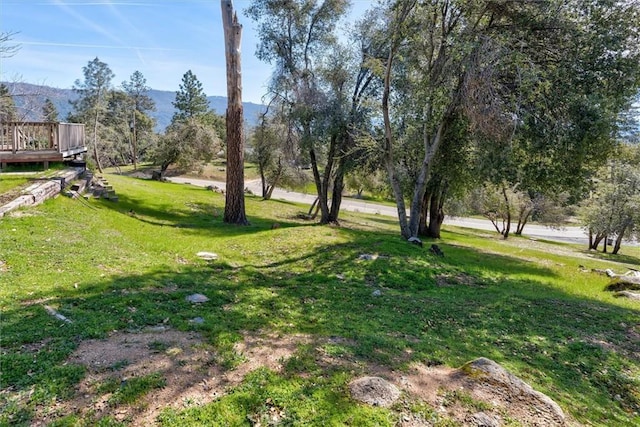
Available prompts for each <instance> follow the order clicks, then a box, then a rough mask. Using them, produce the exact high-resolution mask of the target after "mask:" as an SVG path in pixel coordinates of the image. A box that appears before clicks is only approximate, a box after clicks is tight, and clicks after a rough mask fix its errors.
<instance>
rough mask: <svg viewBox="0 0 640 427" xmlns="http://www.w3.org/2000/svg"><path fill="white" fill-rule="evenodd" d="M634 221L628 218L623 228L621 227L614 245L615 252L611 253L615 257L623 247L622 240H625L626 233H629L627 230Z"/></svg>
mask: <svg viewBox="0 0 640 427" xmlns="http://www.w3.org/2000/svg"><path fill="white" fill-rule="evenodd" d="M632 221H633V220H632V219H631V218H627V219H626V220H625V221H624V223H623V224H622V227H620V231H619V233H618V237H616V241H615V243H614V244H613V251H611V253H612V254H613V255H617V254H618V251H619V250H620V246H622V239H623V238H624V233H625V232H626V231H627V228H629V226H630V225H631V223H632Z"/></svg>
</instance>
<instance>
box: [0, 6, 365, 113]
mask: <svg viewBox="0 0 640 427" xmlns="http://www.w3.org/2000/svg"><path fill="white" fill-rule="evenodd" d="M353 3H355V6H354V8H353V9H354V12H353V13H354V14H356V13H361V12H362V11H363V10H364V9H366V8H367V7H368V6H369V5H370V4H371V3H370V2H369V1H364V0H363V1H355V2H353ZM249 4H250V1H249V0H234V6H235V8H236V10H238V11H239V13H238V16H239V19H240V23H241V24H243V37H242V54H243V57H242V74H243V100H244V101H249V102H256V103H259V102H261V101H260V99H261V96H262V95H263V94H264V92H265V86H266V84H267V82H268V79H269V76H270V74H271V68H270V66H269V65H268V64H264V63H261V62H260V61H258V60H257V59H256V58H255V55H254V50H255V46H256V45H257V43H258V38H257V34H256V32H255V31H254V28H253V26H254V24H253V22H252V21H250V20H249V19H248V18H247V17H245V16H244V14H243V13H242V11H243V10H244V9H245V8H247V7H248V6H249ZM0 32H5V33H6V32H15V33H16V34H15V35H14V37H13V42H15V43H16V44H19V45H20V46H21V48H20V50H19V51H18V53H17V54H16V55H14V56H13V57H10V58H2V59H0V80H3V81H23V82H26V83H34V84H43V85H48V86H53V87H57V88H71V87H72V86H73V83H74V82H75V80H76V79H80V80H82V79H83V75H82V67H84V66H86V65H87V63H88V62H89V61H91V60H93V59H94V58H95V57H98V58H100V60H101V61H102V62H105V63H107V64H108V65H109V67H110V68H111V70H112V71H113V72H114V74H115V75H116V76H115V78H114V80H113V84H114V85H115V86H120V84H121V83H122V82H123V81H127V80H129V77H130V76H131V74H132V73H133V72H134V71H136V70H138V71H140V72H142V74H143V75H144V76H145V78H146V79H147V85H148V86H150V87H151V88H153V89H159V90H169V91H176V90H178V86H179V84H180V81H181V79H182V76H183V75H184V73H185V72H186V71H187V70H191V71H193V73H195V75H196V76H197V77H198V80H200V82H202V84H203V87H204V91H205V93H206V94H207V95H219V96H226V80H225V79H226V72H225V67H226V65H225V56H224V40H223V34H222V33H223V31H222V19H221V16H220V1H219V0H111V1H109V0H39V1H38V0H0Z"/></svg>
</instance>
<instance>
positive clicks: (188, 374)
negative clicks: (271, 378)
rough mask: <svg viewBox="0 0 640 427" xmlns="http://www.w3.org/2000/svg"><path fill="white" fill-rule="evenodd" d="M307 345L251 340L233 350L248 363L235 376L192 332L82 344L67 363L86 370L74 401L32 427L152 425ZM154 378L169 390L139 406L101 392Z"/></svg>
mask: <svg viewBox="0 0 640 427" xmlns="http://www.w3.org/2000/svg"><path fill="white" fill-rule="evenodd" d="M307 341H308V337H305V336H301V335H293V336H279V335H247V336H246V338H245V339H244V340H243V341H242V342H241V343H239V344H237V345H236V348H235V350H236V351H237V352H239V353H241V354H242V355H243V356H244V358H245V359H246V361H245V362H244V363H242V364H241V365H240V366H238V367H237V368H236V369H234V370H231V371H224V370H223V369H222V368H221V367H220V366H218V365H217V364H216V363H215V357H216V355H215V352H214V350H213V349H212V348H211V347H210V346H209V345H207V344H205V343H204V342H203V340H202V339H201V337H200V336H199V335H198V334H196V333H193V332H180V331H174V330H170V329H168V330H165V329H163V328H156V329H155V330H153V331H147V332H143V333H126V332H117V333H114V334H113V335H111V336H110V337H109V338H107V339H103V340H87V341H83V342H82V343H81V344H80V346H79V347H78V349H77V350H76V351H75V352H74V353H73V354H72V356H71V357H70V358H69V360H68V363H76V364H80V365H83V366H85V367H86V369H87V375H86V376H85V378H84V379H83V380H82V381H81V382H80V384H79V385H78V386H77V390H76V395H75V397H74V398H73V399H72V400H70V401H66V402H60V403H58V404H57V406H56V407H55V408H48V412H47V414H44V413H43V414H40V416H39V417H38V419H37V420H35V421H34V422H33V423H32V426H45V425H46V424H47V423H49V422H51V421H52V420H53V419H55V418H57V417H59V416H62V415H67V414H72V413H75V414H78V415H80V416H83V417H86V416H89V417H93V418H94V419H99V418H102V417H104V416H107V415H110V416H113V417H115V418H116V419H117V420H120V421H128V422H130V423H131V424H130V425H132V426H149V425H153V424H154V420H155V419H156V417H157V416H158V415H159V413H160V412H161V411H162V410H163V409H165V408H170V407H173V408H186V407H189V406H193V405H201V404H205V403H208V402H211V401H213V400H214V399H216V398H218V397H219V396H221V395H223V394H224V393H225V392H226V390H227V388H228V387H233V386H235V385H237V384H239V383H240V382H241V381H242V380H243V379H244V377H245V375H246V374H248V373H249V372H251V371H252V370H254V369H256V368H258V367H261V366H266V367H268V368H270V369H273V370H276V371H278V370H280V369H281V367H282V365H281V363H282V361H283V360H286V359H287V358H289V357H290V356H291V355H292V354H293V353H294V352H295V350H296V349H297V347H298V345H300V344H301V343H303V342H307ZM156 373H159V374H160V375H162V377H163V378H164V379H165V381H166V384H165V386H164V387H163V388H161V389H155V390H151V391H150V392H149V393H148V394H147V395H145V396H144V397H143V398H141V399H140V401H138V402H136V403H135V404H132V405H114V404H112V403H111V402H110V401H109V398H110V397H111V396H112V395H111V393H103V392H100V385H102V384H105V383H107V382H108V381H113V379H115V380H117V381H120V382H122V381H127V380H128V379H131V378H135V377H142V376H145V375H149V374H156Z"/></svg>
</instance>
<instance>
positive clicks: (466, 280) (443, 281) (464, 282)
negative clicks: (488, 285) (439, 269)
mask: <svg viewBox="0 0 640 427" xmlns="http://www.w3.org/2000/svg"><path fill="white" fill-rule="evenodd" d="M436 284H437V285H438V286H440V287H448V286H457V285H461V286H476V285H478V281H477V280H476V278H475V277H473V276H471V275H469V274H465V273H457V274H451V273H445V274H439V275H437V276H436Z"/></svg>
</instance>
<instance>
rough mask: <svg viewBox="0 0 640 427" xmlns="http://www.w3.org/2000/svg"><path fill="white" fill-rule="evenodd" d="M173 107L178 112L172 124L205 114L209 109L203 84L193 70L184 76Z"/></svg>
mask: <svg viewBox="0 0 640 427" xmlns="http://www.w3.org/2000/svg"><path fill="white" fill-rule="evenodd" d="M173 106H174V107H175V108H176V110H177V111H176V112H175V113H174V115H173V118H172V119H171V123H172V124H173V123H176V122H182V121H185V120H186V119H189V118H192V117H197V116H199V115H202V114H205V113H206V112H207V110H208V109H209V101H208V100H207V95H205V93H204V91H203V90H202V83H200V81H199V80H198V78H197V77H196V75H195V74H193V72H192V71H191V70H189V71H187V72H186V73H185V74H184V76H182V83H181V84H180V90H179V91H178V92H176V99H175V101H173Z"/></svg>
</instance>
